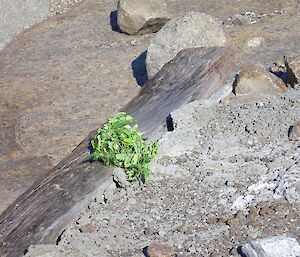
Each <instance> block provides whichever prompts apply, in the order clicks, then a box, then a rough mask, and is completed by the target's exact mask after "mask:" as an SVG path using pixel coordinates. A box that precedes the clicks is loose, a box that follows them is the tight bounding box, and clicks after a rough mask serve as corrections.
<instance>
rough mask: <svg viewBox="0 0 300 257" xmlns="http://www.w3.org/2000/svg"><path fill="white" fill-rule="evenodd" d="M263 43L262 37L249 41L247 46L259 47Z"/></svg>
mask: <svg viewBox="0 0 300 257" xmlns="http://www.w3.org/2000/svg"><path fill="white" fill-rule="evenodd" d="M262 41H263V38H262V37H254V38H252V39H250V40H249V41H248V43H247V46H248V47H258V46H259V45H260V44H261V42H262Z"/></svg>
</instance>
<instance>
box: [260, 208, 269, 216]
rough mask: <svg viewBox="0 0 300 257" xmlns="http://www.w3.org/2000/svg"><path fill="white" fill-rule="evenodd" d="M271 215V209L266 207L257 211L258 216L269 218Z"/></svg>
mask: <svg viewBox="0 0 300 257" xmlns="http://www.w3.org/2000/svg"><path fill="white" fill-rule="evenodd" d="M271 213H272V209H271V208H270V207H268V206H265V207H262V208H261V209H260V211H259V215H260V216H269V215H270V214H271Z"/></svg>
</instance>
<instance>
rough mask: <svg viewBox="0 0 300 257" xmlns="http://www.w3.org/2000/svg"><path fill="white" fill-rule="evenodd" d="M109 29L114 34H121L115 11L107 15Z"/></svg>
mask: <svg viewBox="0 0 300 257" xmlns="http://www.w3.org/2000/svg"><path fill="white" fill-rule="evenodd" d="M109 21H110V26H111V29H112V30H113V31H115V32H119V33H123V31H122V30H121V29H120V27H119V25H118V22H117V11H112V12H111V13H110V15H109Z"/></svg>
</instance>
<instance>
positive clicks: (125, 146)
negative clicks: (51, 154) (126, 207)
mask: <svg viewBox="0 0 300 257" xmlns="http://www.w3.org/2000/svg"><path fill="white" fill-rule="evenodd" d="M134 123H136V121H135V120H134V118H133V117H132V116H130V115H127V114H126V113H125V112H119V113H117V114H116V115H114V116H113V117H111V118H110V119H109V120H108V121H107V123H106V124H104V126H103V127H101V128H99V129H98V133H97V135H96V136H95V138H93V139H92V140H91V145H92V148H93V153H92V154H91V159H92V160H98V161H101V162H103V163H104V164H105V165H115V166H118V167H121V168H123V169H124V170H125V172H126V174H127V179H128V181H134V180H137V179H139V180H143V181H146V179H147V178H148V177H149V175H150V168H149V162H150V160H151V159H152V158H153V157H154V156H155V155H156V154H157V151H158V144H157V142H154V143H151V144H150V145H147V144H146V140H147V139H146V138H145V137H143V136H142V133H140V132H138V130H137V129H138V125H137V124H136V125H133V124H134Z"/></svg>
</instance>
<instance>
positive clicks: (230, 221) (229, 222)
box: [226, 218, 238, 227]
mask: <svg viewBox="0 0 300 257" xmlns="http://www.w3.org/2000/svg"><path fill="white" fill-rule="evenodd" d="M237 223H238V220H237V219H233V218H229V219H228V220H226V225H228V226H230V227H234V226H236V225H237Z"/></svg>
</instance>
